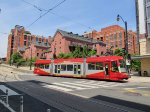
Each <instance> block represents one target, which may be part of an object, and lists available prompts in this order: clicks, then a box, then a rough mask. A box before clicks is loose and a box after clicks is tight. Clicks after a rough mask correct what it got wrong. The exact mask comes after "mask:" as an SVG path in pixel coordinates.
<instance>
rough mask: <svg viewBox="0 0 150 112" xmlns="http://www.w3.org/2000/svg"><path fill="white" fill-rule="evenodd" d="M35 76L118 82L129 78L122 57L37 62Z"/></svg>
mask: <svg viewBox="0 0 150 112" xmlns="http://www.w3.org/2000/svg"><path fill="white" fill-rule="evenodd" d="M34 74H38V75H51V76H63V77H78V78H88V79H106V80H116V81H119V80H123V79H126V80H127V79H128V78H129V75H128V73H127V70H126V65H125V62H124V59H123V57H121V56H101V57H91V58H72V59H54V60H37V61H36V62H35V68H34Z"/></svg>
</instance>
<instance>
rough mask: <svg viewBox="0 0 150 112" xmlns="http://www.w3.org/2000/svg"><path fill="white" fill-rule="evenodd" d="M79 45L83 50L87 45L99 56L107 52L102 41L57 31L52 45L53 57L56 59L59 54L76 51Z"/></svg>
mask: <svg viewBox="0 0 150 112" xmlns="http://www.w3.org/2000/svg"><path fill="white" fill-rule="evenodd" d="M77 45H78V46H80V47H81V48H82V47H83V46H85V45H87V46H88V48H89V49H95V50H96V51H97V55H102V54H104V53H105V52H106V45H105V44H104V43H103V42H101V41H97V40H95V39H91V38H88V37H84V36H83V35H78V34H73V33H72V32H66V31H62V30H57V31H56V33H55V35H54V37H53V41H52V44H51V51H52V52H51V56H52V57H55V56H58V55H59V53H69V52H71V51H73V50H75V46H77ZM52 57H51V58H52Z"/></svg>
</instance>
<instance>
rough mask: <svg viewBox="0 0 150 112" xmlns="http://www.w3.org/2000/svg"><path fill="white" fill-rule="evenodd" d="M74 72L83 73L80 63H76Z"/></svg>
mask: <svg viewBox="0 0 150 112" xmlns="http://www.w3.org/2000/svg"><path fill="white" fill-rule="evenodd" d="M74 74H81V65H80V64H75V65H74Z"/></svg>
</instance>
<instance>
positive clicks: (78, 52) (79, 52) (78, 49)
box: [72, 46, 82, 58]
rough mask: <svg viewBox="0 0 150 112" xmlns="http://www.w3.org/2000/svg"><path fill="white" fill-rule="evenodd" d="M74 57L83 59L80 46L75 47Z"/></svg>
mask: <svg viewBox="0 0 150 112" xmlns="http://www.w3.org/2000/svg"><path fill="white" fill-rule="evenodd" d="M72 55H73V57H74V58H81V57H82V53H81V49H80V46H76V47H75V50H74V51H73V53H72Z"/></svg>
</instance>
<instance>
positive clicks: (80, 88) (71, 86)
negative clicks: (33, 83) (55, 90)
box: [53, 83, 87, 90]
mask: <svg viewBox="0 0 150 112" xmlns="http://www.w3.org/2000/svg"><path fill="white" fill-rule="evenodd" d="M53 84H55V85H59V86H65V87H69V88H75V89H77V90H83V89H87V88H82V87H77V86H73V85H67V84H62V83H53Z"/></svg>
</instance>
